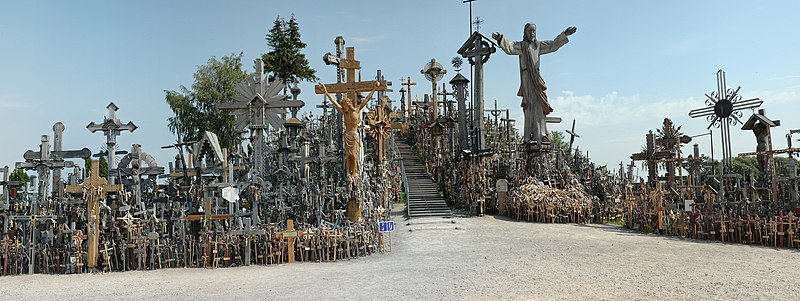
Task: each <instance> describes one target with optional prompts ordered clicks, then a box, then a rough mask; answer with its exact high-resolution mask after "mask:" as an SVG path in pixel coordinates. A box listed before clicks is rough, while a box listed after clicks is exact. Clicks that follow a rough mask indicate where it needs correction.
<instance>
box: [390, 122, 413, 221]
mask: <svg viewBox="0 0 800 301" xmlns="http://www.w3.org/2000/svg"><path fill="white" fill-rule="evenodd" d="M392 145H393V146H394V147H393V148H394V153H395V154H396V155H397V157H399V158H400V159H399V160H398V161H400V173H401V174H402V181H403V193H405V197H406V216H410V213H411V212H410V211H409V210H410V209H409V208H410V207H409V206H408V203H409V201H408V197H409V196H408V193H409V190H408V177H407V176H406V166H405V164H403V161H404V158H403V155H402V154H400V151H399V150H398V149H397V140H396V139H394V137H392Z"/></svg>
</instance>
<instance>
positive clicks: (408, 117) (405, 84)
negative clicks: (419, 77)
mask: <svg viewBox="0 0 800 301" xmlns="http://www.w3.org/2000/svg"><path fill="white" fill-rule="evenodd" d="M416 84H417V83H414V82H411V76H409V77H408V80H407V81H405V82H403V83H402V84H401V85H403V86H406V88H408V89H406V92H407V93H408V94H406V95H408V107H407V108H408V113H407V115H406V121H407V122H410V121H409V120H411V107H412V105H411V95H412V94H411V86H414V85H416Z"/></svg>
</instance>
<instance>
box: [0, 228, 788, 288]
mask: <svg viewBox="0 0 800 301" xmlns="http://www.w3.org/2000/svg"><path fill="white" fill-rule="evenodd" d="M395 219H396V221H397V231H396V232H395V233H394V237H393V240H394V251H393V252H392V253H388V254H378V255H373V256H369V257H363V258H359V259H355V260H350V261H340V262H326V263H298V264H291V265H289V264H284V265H277V266H249V267H239V268H224V269H215V270H210V269H168V270H156V271H145V272H125V273H108V274H95V275H89V274H83V275H57V276H55V275H33V276H18V277H5V278H0V299H2V300H39V299H59V300H116V299H136V300H151V299H159V300H162V299H173V300H251V299H258V300H275V299H278V300H288V299H295V300H377V299H381V300H496V299H522V300H530V299H533V300H597V299H599V300H602V299H608V300H621V299H630V300H734V299H736V300H800V251H797V250H778V249H772V248H763V247H750V246H744V245H733V244H722V243H707V242H697V241H689V240H683V239H675V238H666V237H659V236H655V235H644V234H638V233H632V232H628V231H626V230H623V229H620V228H617V227H613V226H607V225H554V224H534V223H526V222H517V221H513V220H510V219H506V218H503V217H494V216H486V217H456V218H455V219H453V220H452V221H451V220H449V219H440V218H427V219H413V220H410V221H404V218H403V217H401V216H398V217H396V218H395ZM408 222H411V224H410V225H406V223H408ZM410 230H411V231H410Z"/></svg>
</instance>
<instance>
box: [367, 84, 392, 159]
mask: <svg viewBox="0 0 800 301" xmlns="http://www.w3.org/2000/svg"><path fill="white" fill-rule="evenodd" d="M388 99H389V97H388V96H384V97H383V99H381V102H380V104H379V105H377V106H375V108H374V109H373V110H372V111H369V112H367V120H366V121H367V125H369V127H370V129H369V131H370V132H371V133H372V135H373V136H374V137H375V141H376V142H377V143H376V144H377V148H376V150H375V153H376V154H377V158H378V162H383V157H384V152H385V149H384V148H385V145H384V144H385V137H386V135H388V134H389V131H390V130H391V128H392V127H391V125H392V124H391V121H390V120H389V114H388V113H386V111H387V108H386V107H387V106H389V103H388Z"/></svg>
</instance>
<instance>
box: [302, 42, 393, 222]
mask: <svg viewBox="0 0 800 301" xmlns="http://www.w3.org/2000/svg"><path fill="white" fill-rule="evenodd" d="M349 49H350V48H348V50H349ZM348 53H350V52H348ZM314 88H315V92H316V93H317V94H323V93H324V94H325V95H326V96H327V97H328V99H329V100H330V101H331V103H332V104H333V105H334V107H336V109H337V110H339V111H340V112H342V117H343V121H344V137H343V138H344V152H345V167H346V171H347V178H348V182H349V183H350V184H351V185H355V183H357V182H358V181H357V179H358V173H359V166H358V162H359V160H358V155H359V151H360V150H361V135H360V134H359V133H358V125H359V123H360V121H361V110H362V109H364V107H365V106H366V105H367V103H369V99H370V98H371V97H372V94H373V93H375V91H377V90H385V89H386V85H385V82H379V81H366V82H347V83H341V84H330V85H323V84H322V83H320V84H317V85H316V86H315V87H314ZM366 91H370V92H369V94H368V95H367V97H366V98H364V100H363V101H362V102H361V103H360V104H357V103H356V100H355V99H351V98H349V97H345V98H344V99H343V100H342V103H341V104H340V103H339V102H337V101H336V99H334V98H333V96H331V94H330V93H347V94H353V96H354V97H355V95H356V93H358V92H366ZM347 216H348V218H349V219H350V221H353V222H355V221H358V220H359V219H360V218H361V200H358V199H355V198H352V199H350V200H349V201H348V205H347Z"/></svg>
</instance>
